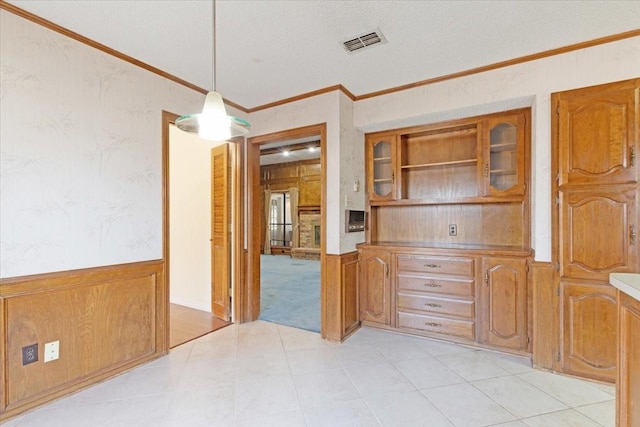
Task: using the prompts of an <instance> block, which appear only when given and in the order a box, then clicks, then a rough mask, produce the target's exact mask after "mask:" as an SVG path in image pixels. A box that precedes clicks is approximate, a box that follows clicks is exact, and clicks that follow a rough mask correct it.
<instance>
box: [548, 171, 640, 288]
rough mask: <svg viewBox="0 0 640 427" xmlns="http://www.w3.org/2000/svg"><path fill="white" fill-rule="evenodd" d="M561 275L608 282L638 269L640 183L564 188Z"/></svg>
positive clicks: (560, 199)
mask: <svg viewBox="0 0 640 427" xmlns="http://www.w3.org/2000/svg"><path fill="white" fill-rule="evenodd" d="M558 205H559V207H560V212H559V214H560V229H559V230H558V234H559V238H560V248H559V249H560V259H561V260H562V261H561V263H560V275H561V277H563V278H579V279H590V280H598V281H601V282H602V283H605V284H608V280H609V274H610V273H613V272H619V273H627V272H629V273H630V272H635V271H638V268H639V267H640V266H639V264H638V263H639V261H640V258H639V257H638V244H637V236H636V234H637V230H636V228H637V221H638V186H637V184H635V185H634V184H631V185H628V184H627V185H615V186H613V187H612V186H597V187H596V186H591V185H589V186H576V187H569V188H567V187H563V188H561V189H560V190H559V191H558Z"/></svg>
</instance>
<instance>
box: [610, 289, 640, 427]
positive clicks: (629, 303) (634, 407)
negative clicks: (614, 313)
mask: <svg viewBox="0 0 640 427" xmlns="http://www.w3.org/2000/svg"><path fill="white" fill-rule="evenodd" d="M619 295H620V301H619V302H620V304H619V316H620V317H619V322H620V355H619V365H618V370H619V373H618V384H617V385H618V395H617V396H616V402H617V404H618V421H619V423H618V425H619V426H640V301H637V300H635V299H633V298H631V297H630V296H628V295H626V294H624V293H622V292H620V293H619Z"/></svg>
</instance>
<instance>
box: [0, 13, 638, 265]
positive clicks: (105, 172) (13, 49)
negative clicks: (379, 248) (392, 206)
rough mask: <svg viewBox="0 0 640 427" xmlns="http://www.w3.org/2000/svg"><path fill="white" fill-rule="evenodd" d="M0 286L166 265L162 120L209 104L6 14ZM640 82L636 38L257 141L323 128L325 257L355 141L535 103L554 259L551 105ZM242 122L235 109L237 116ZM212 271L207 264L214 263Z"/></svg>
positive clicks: (353, 107)
mask: <svg viewBox="0 0 640 427" xmlns="http://www.w3.org/2000/svg"><path fill="white" fill-rule="evenodd" d="M0 49H1V51H2V58H1V61H2V67H1V74H0V90H1V96H0V124H1V126H0V251H1V252H0V253H1V255H0V277H13V276H22V275H29V274H37V273H45V272H53V271H63V270H71V269H77V268H87V267H95V266H100V265H113V264H120V263H128V262H137V261H145V260H151V259H159V258H161V257H162V183H161V181H162V178H161V171H162V165H161V153H162V151H161V129H162V126H161V111H162V110H167V111H172V112H176V113H190V112H197V111H200V110H201V108H202V102H203V101H204V96H203V95H202V94H200V93H197V92H195V91H193V90H190V89H187V88H185V87H183V86H181V85H178V84H176V83H173V82H170V81H168V80H166V79H164V78H162V77H160V76H157V75H155V74H153V73H150V72H147V71H145V70H143V69H140V68H138V67H135V66H133V65H131V64H128V63H125V62H123V61H121V60H119V59H117V58H114V57H112V56H110V55H107V54H105V53H103V52H100V51H98V50H96V49H93V48H91V47H89V46H86V45H83V44H82V43H79V42H76V41H74V40H72V39H69V38H67V37H65V36H62V35H60V34H58V33H55V32H53V31H51V30H48V29H46V28H44V27H41V26H39V25H37V24H34V23H31V22H29V21H27V20H24V19H23V18H20V17H18V16H16V15H14V14H12V13H10V12H6V11H4V10H0ZM638 76H640V37H635V38H631V39H626V40H621V41H618V42H614V43H608V44H605V45H599V46H595V47H591V48H587V49H582V50H579V51H574V52H569V53H566V54H563V55H557V56H553V57H549V58H544V59H540V60H537V61H532V62H527V63H524V64H519V65H515V66H512V67H508V68H502V69H499V70H495V71H490V72H485V73H481V74H477V75H473V76H468V77H464V78H459V79H455V80H450V81H446V82H442V83H436V84H432V85H428V86H423V87H417V88H414V89H411V90H407V91H403V92H398V93H392V94H389V95H385V96H380V97H376V98H370V99H366V100H362V101H358V102H357V103H355V104H353V103H352V102H351V101H350V100H349V99H348V98H346V97H345V96H344V95H343V94H341V93H340V92H332V93H327V94H322V95H318V96H316V97H313V98H307V99H303V100H299V101H296V102H293V103H289V104H286V105H281V106H278V107H274V108H271V109H268V110H264V111H258V112H255V113H252V114H250V115H248V117H247V115H244V117H245V118H248V119H249V120H250V121H251V123H252V126H253V128H252V132H251V135H261V134H266V133H272V132H276V131H282V130H286V129H292V128H296V127H301V126H307V125H312V124H317V123H327V145H326V147H325V149H326V157H327V212H326V215H327V230H326V243H327V252H328V253H330V254H341V253H345V252H349V251H351V250H353V248H354V246H355V243H357V242H358V241H360V240H361V239H360V238H359V237H358V236H356V235H359V234H360V233H353V234H350V235H345V233H344V224H343V222H344V209H345V208H346V205H347V203H346V202H347V200H346V197H347V196H349V197H350V198H351V199H350V203H352V206H353V208H359V207H360V204H362V206H363V205H364V194H363V192H360V193H355V192H353V180H354V178H358V177H359V181H360V183H361V191H363V190H364V153H363V147H364V138H363V132H369V131H374V130H381V129H391V128H395V127H399V126H406V125H412V124H422V123H430V122H436V121H441V120H446V119H453V118H458V117H463V116H471V115H475V114H482V113H489V112H494V111H501V110H506V109H511V108H516V107H522V106H531V107H532V111H533V123H532V134H533V135H532V136H533V147H532V151H533V153H532V154H533V164H532V175H533V177H532V178H533V200H532V202H533V203H532V210H533V212H532V219H533V239H532V241H533V246H534V248H535V249H536V259H537V260H540V261H548V260H550V257H551V249H550V248H551V225H550V223H551V203H550V202H551V195H550V188H551V177H550V115H551V110H550V106H549V99H550V94H551V93H552V92H555V91H561V90H567V89H572V88H577V87H585V86H590V85H594V84H599V83H606V82H612V81H617V80H624V79H628V78H633V77H638ZM235 113H236V114H237V112H235ZM208 264H209V263H207V265H208Z"/></svg>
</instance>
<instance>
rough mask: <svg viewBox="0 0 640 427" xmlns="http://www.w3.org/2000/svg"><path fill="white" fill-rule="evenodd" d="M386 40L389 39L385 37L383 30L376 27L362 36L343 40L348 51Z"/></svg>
mask: <svg viewBox="0 0 640 427" xmlns="http://www.w3.org/2000/svg"><path fill="white" fill-rule="evenodd" d="M386 42H387V39H385V38H384V36H383V35H382V32H381V31H380V30H379V29H375V30H373V31H369V32H367V33H365V34H362V35H360V36H356V37H353V38H350V39H349V40H346V41H344V42H342V45H343V46H344V48H345V50H346V51H347V52H356V51H359V50H362V49H364V48H366V47H371V46H375V45H378V44H382V43H386Z"/></svg>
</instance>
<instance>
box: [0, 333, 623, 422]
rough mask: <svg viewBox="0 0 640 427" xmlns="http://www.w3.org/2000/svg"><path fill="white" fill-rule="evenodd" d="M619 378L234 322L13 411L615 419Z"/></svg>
mask: <svg viewBox="0 0 640 427" xmlns="http://www.w3.org/2000/svg"><path fill="white" fill-rule="evenodd" d="M614 411H615V390H614V387H612V386H607V385H602V384H598V383H592V382H588V381H581V380H577V379H574V378H569V377H564V376H560V375H554V374H550V373H547V372H542V371H538V370H533V369H531V368H530V367H529V364H528V360H526V359H522V358H517V357H513V356H505V355H502V354H496V353H492V352H488V351H482V350H476V349H471V348H467V347H463V346H457V345H453V344H448V343H443V342H439V341H434V340H429V339H422V338H416V337H409V336H404V335H399V334H393V333H390V332H385V331H379V330H375V329H370V328H363V329H361V330H359V331H358V332H357V333H356V334H355V335H354V336H352V337H351V338H349V339H348V340H347V342H345V343H344V344H333V343H328V342H325V341H323V340H321V339H320V337H319V335H318V334H315V333H311V332H307V331H302V330H299V329H293V328H289V327H286V326H278V325H275V324H272V323H266V322H261V321H258V322H254V323H249V324H243V325H232V326H229V327H227V328H224V329H222V330H220V331H217V332H214V333H212V334H209V335H207V336H204V337H202V338H200V339H198V340H196V341H192V342H190V343H187V344H184V345H182V346H180V347H177V348H176V349H174V350H172V351H171V353H170V354H169V355H168V356H166V357H163V358H161V359H158V360H155V361H153V362H151V363H149V364H146V365H144V366H141V367H139V368H136V369H135V370H133V371H131V372H128V373H126V374H123V375H120V376H119V377H116V378H114V379H111V380H109V381H106V382H103V383H101V384H98V385H95V386H93V387H90V388H88V389H86V390H83V391H81V392H79V393H77V394H75V395H72V396H69V397H66V398H64V399H61V400H58V401H56V402H53V403H51V404H48V405H46V406H44V407H41V408H40V409H37V410H35V411H32V412H29V413H27V414H24V415H22V416H20V417H17V418H15V419H12V420H10V421H8V422H6V423H5V424H4V427H16V426H21V427H22V426H47V427H54V426H64V427H72V426H82V427H88V426H94V427H95V426H105V427H106V426H108V427H113V426H126V427H130V426H145V427H146V426H154V427H155V426H158V427H166V426H179V427H183V426H184V427H199V426H208V427H211V426H260V427H263V426H278V427H288V426H291V427H293V426H331V427H337V426H401V427H413V426H429V427H438V426H497V425H499V426H503V427H516V426H544V427H554V426H557V427H571V426H576V427H590V426H614V425H615V414H614Z"/></svg>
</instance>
